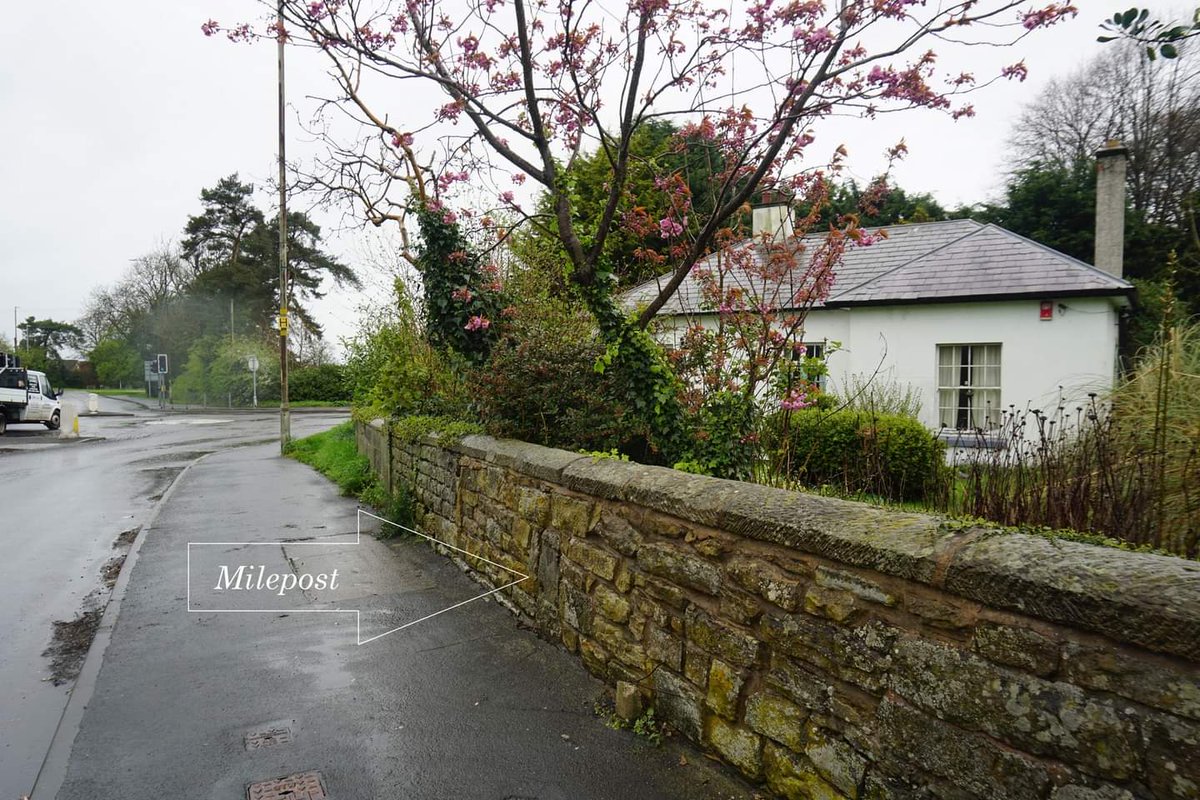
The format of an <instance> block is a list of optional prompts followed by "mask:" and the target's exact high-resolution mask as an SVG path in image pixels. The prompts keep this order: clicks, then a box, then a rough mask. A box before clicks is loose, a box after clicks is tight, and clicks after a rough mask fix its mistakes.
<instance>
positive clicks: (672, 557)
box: [638, 542, 721, 595]
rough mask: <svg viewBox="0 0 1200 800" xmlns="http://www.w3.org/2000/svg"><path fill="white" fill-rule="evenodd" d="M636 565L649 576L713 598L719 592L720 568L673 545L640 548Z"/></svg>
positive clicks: (653, 545)
mask: <svg viewBox="0 0 1200 800" xmlns="http://www.w3.org/2000/svg"><path fill="white" fill-rule="evenodd" d="M638 566H639V567H641V568H642V569H644V570H645V571H646V572H649V573H650V574H651V575H658V576H659V577H662V578H666V579H668V580H671V581H674V582H675V583H678V584H680V585H682V586H686V587H688V588H690V589H695V590H696V591H698V592H704V593H705V594H713V595H715V594H716V593H717V592H718V591H720V589H721V570H720V568H719V567H718V566H717V565H715V564H713V563H712V562H710V561H706V560H704V559H703V558H701V557H700V556H697V555H693V554H691V553H689V552H687V551H686V550H685V549H683V548H682V547H680V546H677V545H673V544H667V543H665V542H655V543H653V544H645V545H642V547H641V549H640V550H639V551H638Z"/></svg>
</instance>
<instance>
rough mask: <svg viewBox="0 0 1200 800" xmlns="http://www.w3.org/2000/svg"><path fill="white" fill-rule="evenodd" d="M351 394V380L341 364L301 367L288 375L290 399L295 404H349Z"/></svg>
mask: <svg viewBox="0 0 1200 800" xmlns="http://www.w3.org/2000/svg"><path fill="white" fill-rule="evenodd" d="M350 394H351V386H350V380H349V377H348V376H347V374H346V368H345V367H343V366H341V365H340V364H321V365H320V366H317V367H300V368H298V369H294V370H292V371H291V373H290V374H289V375H288V399H289V400H292V401H293V402H297V403H300V402H305V401H325V402H333V403H349V402H350Z"/></svg>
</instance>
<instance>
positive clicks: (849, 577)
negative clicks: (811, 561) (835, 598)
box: [815, 566, 899, 608]
mask: <svg viewBox="0 0 1200 800" xmlns="http://www.w3.org/2000/svg"><path fill="white" fill-rule="evenodd" d="M815 579H816V582H817V585H818V586H821V587H823V588H826V589H837V590H838V591H843V592H850V593H851V594H853V595H854V596H855V597H858V598H859V599H861V600H866V601H868V602H871V603H878V604H879V605H883V606H888V607H889V608H891V607H892V606H895V605H896V604H897V603H898V602H899V600H898V599H897V598H896V596H895V595H894V594H892V593H891V592H890V591H888V590H887V589H885V588H884V587H883V586H882V585H880V584H879V583H878V582H876V581H873V580H871V579H870V578H867V577H864V576H862V575H859V574H857V573H854V572H848V571H846V570H841V569H833V568H831V567H826V566H819V567H817V572H816V576H815Z"/></svg>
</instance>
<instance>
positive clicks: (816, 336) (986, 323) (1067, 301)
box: [703, 297, 1124, 429]
mask: <svg viewBox="0 0 1200 800" xmlns="http://www.w3.org/2000/svg"><path fill="white" fill-rule="evenodd" d="M1045 299H1048V300H1053V301H1054V317H1053V319H1050V320H1042V319H1039V310H1040V302H1039V300H1004V301H995V302H993V301H982V302H973V303H926V304H912V305H896V306H866V307H862V306H860V307H852V308H843V309H828V310H826V309H819V310H816V311H813V312H812V313H810V314H809V316H808V320H807V323H806V325H805V334H804V341H806V342H821V341H823V340H826V339H828V340H829V341H831V342H833V341H836V342H841V345H842V348H841V350H839V351H838V352H836V353H834V354H833V355H832V356H831V357H830V358H829V360H828V365H829V372H830V387H829V388H830V390H831V391H833V392H834V393H835V394H836V393H840V392H841V390H842V388H843V387H844V386H845V385H846V380H847V377H848V376H851V375H855V374H857V375H863V376H869V375H871V374H872V373H875V372H876V370H878V372H879V377H878V378H877V380H881V381H888V380H891V381H895V382H898V383H902V384H903V383H907V384H910V385H912V386H913V387H914V388H915V389H917V391H918V392H919V393H920V396H921V401H922V402H921V420H922V422H924V423H925V424H926V425H928V426H929V427H930V428H932V429H937V428H938V427H939V421H938V400H937V346H938V345H940V344H993V343H999V344H1001V345H1002V347H1001V352H1000V402H1001V406H1002V407H1004V408H1008V407H1009V404H1014V405H1015V406H1016V409H1017V410H1024V409H1026V408H1040V409H1042V410H1043V411H1044V412H1046V413H1048V414H1049V413H1052V412H1053V411H1054V409H1055V408H1056V407H1057V405H1058V402H1059V395H1060V389H1059V387H1060V386H1061V387H1062V390H1061V392H1062V393H1063V394H1065V396H1066V398H1067V405H1068V408H1069V409H1071V410H1073V409H1074V407H1075V406H1076V405H1085V404H1086V402H1087V394H1088V392H1098V393H1101V394H1103V393H1104V392H1106V391H1107V390H1109V389H1110V388H1112V385H1113V381H1114V378H1115V376H1116V370H1117V335H1118V314H1117V307H1118V306H1117V304H1118V303H1122V302H1124V301H1123V300H1121V299H1120V298H1104V297H1100V298H1096V297H1085V298H1045ZM1060 304H1061V306H1065V309H1064V308H1062V307H1060ZM703 322H704V324H705V326H706V327H715V325H716V319H715V317H714V316H713V315H704V317H703Z"/></svg>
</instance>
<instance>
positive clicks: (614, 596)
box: [592, 583, 630, 622]
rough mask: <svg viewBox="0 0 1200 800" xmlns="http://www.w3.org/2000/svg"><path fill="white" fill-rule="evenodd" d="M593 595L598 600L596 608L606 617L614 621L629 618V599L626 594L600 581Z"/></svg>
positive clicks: (622, 620) (623, 620)
mask: <svg viewBox="0 0 1200 800" xmlns="http://www.w3.org/2000/svg"><path fill="white" fill-rule="evenodd" d="M592 597H593V598H595V600H596V609H597V610H598V611H599V612H600V613H601V614H602V615H603V616H605V617H606V618H608V619H610V620H612V621H613V622H625V621H626V620H628V619H629V608H630V606H629V600H628V599H627V598H626V597H625V596H624V595H622V594H620V593H618V592H617V591H615V590H613V589H610V588H608V587H607V586H605V585H604V584H603V583H599V584H596V590H595V591H594V592H593V593H592Z"/></svg>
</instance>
